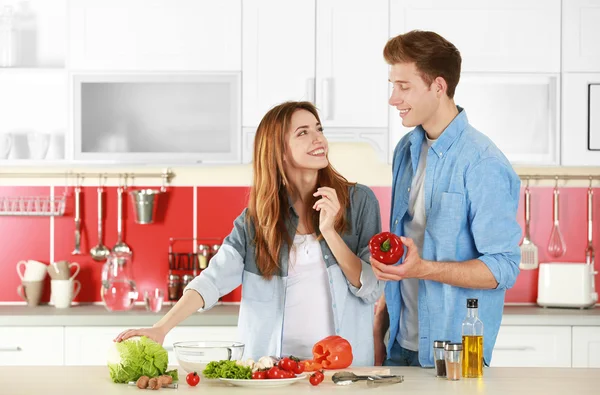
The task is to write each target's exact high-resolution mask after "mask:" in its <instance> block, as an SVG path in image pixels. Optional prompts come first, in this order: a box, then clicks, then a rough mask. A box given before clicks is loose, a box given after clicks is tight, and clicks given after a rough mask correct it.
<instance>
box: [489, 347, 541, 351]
mask: <svg viewBox="0 0 600 395" xmlns="http://www.w3.org/2000/svg"><path fill="white" fill-rule="evenodd" d="M494 350H501V351H535V347H530V346H517V347H495V348H494Z"/></svg>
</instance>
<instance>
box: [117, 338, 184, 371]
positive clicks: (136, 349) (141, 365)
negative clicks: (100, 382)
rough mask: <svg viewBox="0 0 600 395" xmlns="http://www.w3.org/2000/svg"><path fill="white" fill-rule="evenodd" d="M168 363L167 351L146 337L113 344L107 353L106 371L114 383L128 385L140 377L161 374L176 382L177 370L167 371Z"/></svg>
mask: <svg viewBox="0 0 600 395" xmlns="http://www.w3.org/2000/svg"><path fill="white" fill-rule="evenodd" d="M168 363H169V355H168V353H167V351H166V350H165V349H164V348H163V347H162V346H161V345H160V344H158V343H157V342H155V341H154V340H151V339H149V338H147V337H146V336H141V337H140V336H134V337H131V338H129V339H127V340H124V341H122V342H113V345H112V347H111V349H110V350H109V352H108V369H109V370H110V378H111V379H112V381H113V382H114V383H128V382H130V381H137V379H139V378H140V377H142V376H148V377H158V376H160V375H163V374H168V375H169V376H171V377H173V381H177V379H178V377H177V369H174V370H170V371H167V364H168Z"/></svg>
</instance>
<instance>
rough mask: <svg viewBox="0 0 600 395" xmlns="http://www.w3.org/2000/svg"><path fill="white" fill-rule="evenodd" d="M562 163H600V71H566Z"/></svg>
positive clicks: (573, 164)
mask: <svg viewBox="0 0 600 395" xmlns="http://www.w3.org/2000/svg"><path fill="white" fill-rule="evenodd" d="M562 110H563V117H562V141H561V153H562V158H561V164H562V165H564V166H598V165H600V73H564V74H563V94H562Z"/></svg>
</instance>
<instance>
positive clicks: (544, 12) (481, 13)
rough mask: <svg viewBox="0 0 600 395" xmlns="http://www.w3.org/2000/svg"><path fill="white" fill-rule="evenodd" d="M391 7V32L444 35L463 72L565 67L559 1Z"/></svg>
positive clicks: (400, 3)
mask: <svg viewBox="0 0 600 395" xmlns="http://www.w3.org/2000/svg"><path fill="white" fill-rule="evenodd" d="M567 2H570V0H569V1H567ZM576 2H577V1H576ZM390 9H391V13H392V14H393V15H394V16H395V21H396V23H395V24H392V25H391V30H392V32H396V34H399V33H403V32H407V31H410V30H413V29H420V30H432V31H435V32H437V33H439V34H441V35H442V36H444V37H445V38H446V39H448V40H449V41H451V42H452V43H453V44H454V45H456V47H457V48H458V49H459V51H460V52H461V55H462V58H463V64H462V69H463V71H466V72H470V71H477V72H485V71H499V72H546V73H558V72H560V42H561V37H560V23H561V1H560V0H503V1H481V0H453V1H451V2H449V1H447V0H390ZM590 20H591V19H590ZM596 20H597V19H596ZM597 26H598V24H596V29H598V27H597ZM596 31H598V30H596ZM596 37H598V35H596ZM590 38H591V36H590ZM596 59H599V58H596Z"/></svg>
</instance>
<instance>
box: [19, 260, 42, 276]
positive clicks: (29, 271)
mask: <svg viewBox="0 0 600 395" xmlns="http://www.w3.org/2000/svg"><path fill="white" fill-rule="evenodd" d="M21 266H25V270H24V273H21ZM46 268H47V265H46V264H44V263H41V262H38V261H32V260H28V261H19V262H18V263H17V274H18V275H19V277H20V278H21V281H42V280H43V279H44V278H45V277H46Z"/></svg>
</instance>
